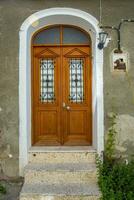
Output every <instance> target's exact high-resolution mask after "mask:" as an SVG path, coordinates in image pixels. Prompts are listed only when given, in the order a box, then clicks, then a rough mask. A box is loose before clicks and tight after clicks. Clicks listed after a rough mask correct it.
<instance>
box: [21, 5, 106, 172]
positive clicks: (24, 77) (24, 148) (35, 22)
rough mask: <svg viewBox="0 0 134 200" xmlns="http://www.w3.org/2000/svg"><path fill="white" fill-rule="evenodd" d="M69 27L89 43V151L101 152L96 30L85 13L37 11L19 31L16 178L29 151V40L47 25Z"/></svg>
mask: <svg viewBox="0 0 134 200" xmlns="http://www.w3.org/2000/svg"><path fill="white" fill-rule="evenodd" d="M54 24H69V25H73V26H78V27H80V28H82V29H83V30H85V31H86V32H88V33H89V34H90V36H91V40H92V54H93V58H92V68H93V79H92V114H93V123H92V126H93V147H94V149H96V150H97V152H98V153H101V151H103V148H104V119H103V115H104V110H103V50H101V51H100V50H99V49H98V48H97V43H98V34H99V32H100V29H99V27H98V21H97V20H96V19H95V18H94V17H93V16H91V15H90V14H89V13H86V12H84V11H81V10H78V9H72V8H50V9H46V10H42V11H39V12H37V13H35V14H33V15H31V16H30V17H29V18H27V19H26V20H25V22H24V23H23V24H22V26H21V28H20V51H19V133H20V134H19V148H20V151H19V165H20V175H22V174H23V169H24V166H25V165H26V164H27V162H28V150H29V148H30V147H31V38H32V36H33V34H34V33H35V32H36V31H37V30H39V29H41V28H43V27H45V26H48V25H54Z"/></svg>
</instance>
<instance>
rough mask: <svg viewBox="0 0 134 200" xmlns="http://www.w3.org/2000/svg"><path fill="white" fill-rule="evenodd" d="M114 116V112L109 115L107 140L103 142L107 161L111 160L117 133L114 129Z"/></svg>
mask: <svg viewBox="0 0 134 200" xmlns="http://www.w3.org/2000/svg"><path fill="white" fill-rule="evenodd" d="M116 117H117V115H116V114H113V115H112V117H111V127H110V128H109V129H108V133H107V140H106V142H105V152H104V157H106V159H108V160H109V161H112V160H113V158H114V154H115V136H116V133H117V132H116V130H115V124H116V122H115V120H116Z"/></svg>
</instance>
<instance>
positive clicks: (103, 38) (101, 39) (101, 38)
mask: <svg viewBox="0 0 134 200" xmlns="http://www.w3.org/2000/svg"><path fill="white" fill-rule="evenodd" d="M107 37H108V33H106V32H100V33H99V44H98V48H99V49H100V50H101V49H103V48H104V45H105V42H106V39H107Z"/></svg>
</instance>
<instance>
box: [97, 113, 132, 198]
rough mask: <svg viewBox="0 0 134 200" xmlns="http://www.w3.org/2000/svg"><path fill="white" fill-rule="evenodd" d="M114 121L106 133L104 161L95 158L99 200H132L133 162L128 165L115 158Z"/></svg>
mask: <svg viewBox="0 0 134 200" xmlns="http://www.w3.org/2000/svg"><path fill="white" fill-rule="evenodd" d="M115 119H116V115H113V118H112V120H111V122H112V125H111V127H110V129H109V131H108V137H107V141H106V143H105V152H104V160H103V161H102V160H101V159H100V157H99V156H97V157H96V164H97V169H98V184H99V187H100V190H101V192H102V197H101V200H134V181H133V180H134V161H130V162H129V163H128V164H126V163H124V162H122V161H121V160H119V159H116V157H115V136H116V130H115V126H114V125H115Z"/></svg>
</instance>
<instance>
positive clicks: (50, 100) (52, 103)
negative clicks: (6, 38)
mask: <svg viewBox="0 0 134 200" xmlns="http://www.w3.org/2000/svg"><path fill="white" fill-rule="evenodd" d="M59 52H60V49H59V48H58V49H57V48H47V47H46V48H45V47H38V48H35V49H34V61H33V66H34V69H33V143H34V144H35V145H41V144H45V145H59V144H60V137H61V136H60V128H61V127H60V114H61V113H60V112H61V111H60V95H59V93H60V90H61V89H60V54H59Z"/></svg>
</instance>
